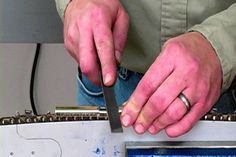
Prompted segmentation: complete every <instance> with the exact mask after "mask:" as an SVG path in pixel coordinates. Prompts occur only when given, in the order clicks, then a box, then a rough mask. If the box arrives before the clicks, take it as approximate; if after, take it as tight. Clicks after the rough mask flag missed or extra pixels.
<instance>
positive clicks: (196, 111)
mask: <svg viewBox="0 0 236 157" xmlns="http://www.w3.org/2000/svg"><path fill="white" fill-rule="evenodd" d="M202 108H203V104H201V103H199V102H198V103H196V104H194V105H193V106H192V108H191V110H190V111H189V112H188V113H187V114H186V115H185V116H184V117H183V118H182V119H181V120H180V121H178V122H176V123H174V124H172V125H170V126H168V127H167V128H166V129H165V131H166V134H167V135H168V136H169V137H177V136H180V135H183V134H185V133H187V132H188V131H189V130H190V129H192V127H193V126H194V125H195V124H196V123H197V122H198V120H199V119H200V118H201V117H202V116H203V115H204V114H205V112H203V110H202Z"/></svg>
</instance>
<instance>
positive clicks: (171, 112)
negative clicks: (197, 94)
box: [164, 108, 181, 122]
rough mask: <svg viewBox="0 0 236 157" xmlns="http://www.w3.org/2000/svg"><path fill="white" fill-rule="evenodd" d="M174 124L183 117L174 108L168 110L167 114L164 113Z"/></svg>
mask: <svg viewBox="0 0 236 157" xmlns="http://www.w3.org/2000/svg"><path fill="white" fill-rule="evenodd" d="M164 114H165V115H166V116H167V117H168V118H169V119H170V120H171V121H172V122H176V121H178V120H179V119H180V117H181V113H180V112H179V111H178V110H177V109H174V108H170V109H168V110H167V111H166V112H165V113H164Z"/></svg>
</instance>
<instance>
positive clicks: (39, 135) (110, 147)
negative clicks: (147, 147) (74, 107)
mask: <svg viewBox="0 0 236 157" xmlns="http://www.w3.org/2000/svg"><path fill="white" fill-rule="evenodd" d="M235 130H236V122H213V121H201V122H199V123H198V124H197V125H196V126H195V127H194V129H193V130H192V131H191V132H189V133H187V134H186V135H184V136H181V137H179V138H168V137H167V136H166V135H165V133H164V132H161V133H160V134H158V135H155V136H152V135H149V134H144V135H137V134H135V133H134V132H133V130H132V129H131V128H128V129H124V133H116V134H112V133H110V128H109V123H108V121H84V122H83V121H79V122H59V123H38V124H27V125H19V126H17V125H11V126H1V127H0V134H1V135H0V137H1V142H0V153H1V154H0V155H1V156H3V157H5V156H10V155H11V154H12V153H13V154H14V156H17V157H28V156H32V154H33V155H34V156H36V157H42V156H44V157H78V156H81V154H82V156H86V157H97V156H104V157H123V156H125V142H129V141H219V142H220V141H236V134H235Z"/></svg>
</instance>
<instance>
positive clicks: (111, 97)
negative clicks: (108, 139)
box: [102, 85, 123, 133]
mask: <svg viewBox="0 0 236 157" xmlns="http://www.w3.org/2000/svg"><path fill="white" fill-rule="evenodd" d="M102 89H103V94H104V99H105V102H106V109H107V113H108V119H109V123H110V127H111V132H113V133H119V132H123V128H122V125H121V121H120V114H119V107H118V106H117V104H116V98H115V94H114V89H113V87H112V86H111V87H107V86H105V85H102Z"/></svg>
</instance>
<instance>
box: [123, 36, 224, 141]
mask: <svg viewBox="0 0 236 157" xmlns="http://www.w3.org/2000/svg"><path fill="white" fill-rule="evenodd" d="M221 81H222V71H221V66H220V62H219V60H218V57H217V56H216V53H215V52H214V50H213V48H212V47H211V45H210V43H209V42H208V41H207V40H206V39H205V38H204V37H203V36H202V35H201V34H200V33H197V32H191V33H187V34H184V35H181V36H178V37H176V38H172V39H170V40H169V41H167V42H166V43H165V45H164V47H163V50H162V52H161V54H160V55H159V57H157V58H156V60H155V61H154V63H153V64H152V65H151V67H150V68H149V69H148V71H147V72H146V74H145V75H144V77H143V78H142V80H141V81H140V83H139V84H138V86H137V88H136V89H135V91H134V92H133V94H132V95H131V97H130V98H129V100H128V101H127V103H126V104H125V106H124V109H123V112H122V114H121V120H122V123H123V125H124V126H126V127H128V126H131V125H133V127H134V129H135V131H136V132H137V133H139V134H142V133H144V132H145V131H148V132H150V133H151V134H156V133H158V132H159V131H160V130H162V129H165V131H166V134H167V135H168V136H170V137H176V136H180V135H183V134H184V133H186V132H188V131H189V130H190V129H191V128H192V127H193V126H194V124H195V123H196V122H197V121H198V120H199V119H200V118H201V117H202V116H203V115H204V114H205V113H206V112H207V111H209V110H210V109H211V108H212V106H213V104H214V103H215V102H216V101H217V99H218V97H219V95H220V89H221ZM180 93H183V94H184V95H185V96H186V98H188V100H189V101H190V104H191V109H190V111H189V112H187V108H186V106H185V105H184V104H183V102H182V101H181V100H180V99H179V98H178V95H179V94H180Z"/></svg>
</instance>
